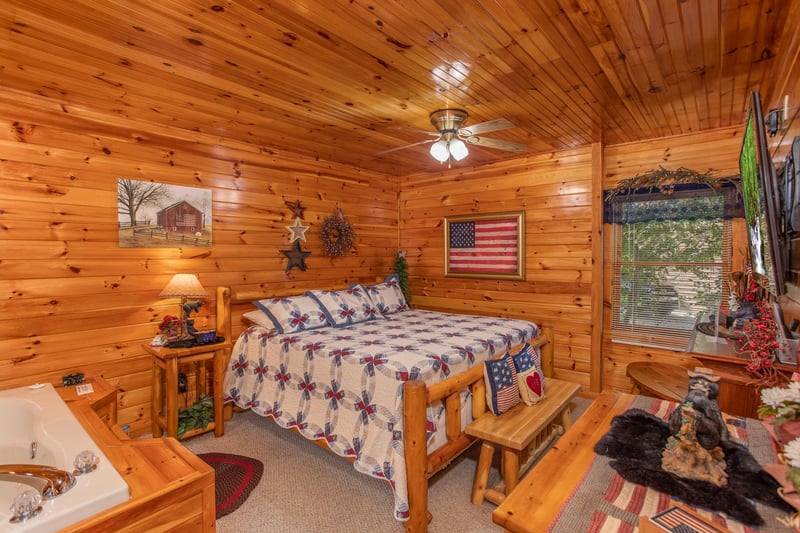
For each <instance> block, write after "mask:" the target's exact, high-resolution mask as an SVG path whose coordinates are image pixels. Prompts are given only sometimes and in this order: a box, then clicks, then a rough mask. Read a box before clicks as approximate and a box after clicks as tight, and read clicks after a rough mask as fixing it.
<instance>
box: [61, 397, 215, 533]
mask: <svg viewBox="0 0 800 533" xmlns="http://www.w3.org/2000/svg"><path fill="white" fill-rule="evenodd" d="M68 405H69V407H70V408H71V409H72V412H73V413H74V414H75V416H76V417H77V418H78V420H79V421H80V422H81V424H83V426H84V428H86V431H88V432H89V434H90V435H91V436H92V438H93V439H94V441H95V442H96V443H97V445H98V446H99V447H100V448H101V449H102V450H103V453H105V454H106V456H107V457H108V458H109V460H110V461H111V462H112V463H114V466H115V467H116V469H117V471H118V472H119V473H120V475H122V477H123V479H124V480H125V481H126V482H127V483H128V488H129V490H130V494H131V499H130V500H129V501H128V502H126V503H123V504H120V505H117V506H116V507H112V508H111V509H108V510H107V511H104V512H102V513H99V514H97V515H95V516H93V517H91V518H88V519H86V520H83V521H81V522H78V523H77V524H72V525H71V526H70V527H69V528H67V529H65V530H64V531H69V532H70V533H79V532H86V533H88V532H92V533H96V532H103V531H108V532H112V531H113V532H131V533H133V532H136V533H140V532H143V531H151V530H158V531H178V530H180V531H198V532H205V533H208V532H214V531H216V516H215V510H214V507H215V503H214V470H213V468H211V467H210V466H209V465H208V464H206V463H205V462H203V461H202V460H201V459H199V458H198V457H197V456H196V455H194V454H193V453H192V452H190V451H189V450H188V449H186V448H185V447H184V446H183V445H182V444H181V443H179V442H178V441H177V440H175V439H172V438H157V439H133V440H123V439H121V438H120V437H119V436H117V435H116V434H115V433H114V432H113V431H112V430H111V429H110V428H109V427H108V425H106V423H105V422H104V421H103V420H102V419H101V418H100V417H99V416H98V415H97V413H96V412H95V410H94V409H93V407H92V405H91V404H90V403H89V402H88V401H71V402H69V403H68Z"/></svg>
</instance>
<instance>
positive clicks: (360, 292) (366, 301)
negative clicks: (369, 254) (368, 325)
mask: <svg viewBox="0 0 800 533" xmlns="http://www.w3.org/2000/svg"><path fill="white" fill-rule="evenodd" d="M306 294H308V295H309V296H310V297H311V298H313V299H314V300H316V302H317V303H318V304H319V306H320V307H321V308H322V311H323V312H324V313H325V316H326V317H327V321H328V324H330V325H331V326H333V327H335V328H341V327H344V326H350V325H352V324H358V323H359V322H366V321H367V320H374V319H383V315H381V313H380V311H378V308H377V307H375V304H373V303H372V300H371V299H370V297H369V295H368V294H367V291H366V290H365V289H364V287H363V286H362V285H361V284H359V283H355V284H353V285H351V286H350V288H349V289H346V290H343V291H308V292H307V293H306Z"/></svg>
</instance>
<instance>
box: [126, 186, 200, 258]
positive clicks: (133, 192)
mask: <svg viewBox="0 0 800 533" xmlns="http://www.w3.org/2000/svg"><path fill="white" fill-rule="evenodd" d="M211 220H212V219H211V189H201V188H199V187H182V186H179V185H167V184H165V183H155V182H152V181H137V180H129V179H125V178H119V179H118V180H117V225H118V228H119V246H120V247H121V248H177V247H181V248H186V247H189V248H211V236H212V231H211Z"/></svg>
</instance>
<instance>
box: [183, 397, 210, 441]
mask: <svg viewBox="0 0 800 533" xmlns="http://www.w3.org/2000/svg"><path fill="white" fill-rule="evenodd" d="M213 419H214V399H213V398H212V397H211V396H208V395H207V394H203V393H202V392H201V393H200V399H199V400H197V401H196V402H194V403H193V404H192V405H191V406H190V407H187V408H186V409H181V410H180V411H178V438H179V439H180V438H181V437H183V435H184V434H185V433H186V432H187V431H192V430H194V429H205V428H206V426H208V424H209V423H211V421H212V420H213Z"/></svg>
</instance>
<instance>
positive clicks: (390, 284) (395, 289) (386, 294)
mask: <svg viewBox="0 0 800 533" xmlns="http://www.w3.org/2000/svg"><path fill="white" fill-rule="evenodd" d="M364 289H366V291H367V294H369V297H370V298H371V299H372V301H373V303H374V304H375V307H377V308H378V310H379V311H380V312H381V314H383V315H389V314H392V313H397V312H400V311H406V310H408V305H407V304H406V298H405V296H404V295H403V291H402V290H401V289H400V278H399V277H398V276H397V274H392V275H390V276H389V277H388V278H386V279H385V280H384V281H383V282H382V283H376V284H375V285H367V286H365V287H364Z"/></svg>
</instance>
